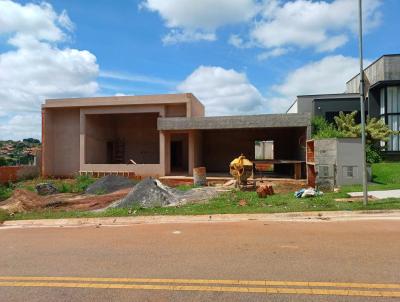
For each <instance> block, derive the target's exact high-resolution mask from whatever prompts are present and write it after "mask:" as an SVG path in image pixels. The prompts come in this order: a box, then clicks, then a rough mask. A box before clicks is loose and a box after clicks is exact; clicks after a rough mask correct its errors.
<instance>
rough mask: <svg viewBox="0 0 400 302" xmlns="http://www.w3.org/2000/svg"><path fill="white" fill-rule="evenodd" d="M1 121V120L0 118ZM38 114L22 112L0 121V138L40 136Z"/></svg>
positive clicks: (40, 122)
mask: <svg viewBox="0 0 400 302" xmlns="http://www.w3.org/2000/svg"><path fill="white" fill-rule="evenodd" d="M0 121H1V120H0ZM41 124H42V121H41V118H40V114H34V113H22V114H17V115H14V116H13V117H12V118H11V119H9V120H7V121H5V122H4V123H0V140H8V139H23V138H29V137H35V138H40V127H41Z"/></svg>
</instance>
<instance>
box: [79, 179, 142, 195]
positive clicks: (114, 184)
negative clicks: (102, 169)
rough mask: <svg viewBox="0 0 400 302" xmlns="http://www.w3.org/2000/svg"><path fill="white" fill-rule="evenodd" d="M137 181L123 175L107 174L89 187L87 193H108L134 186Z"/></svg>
mask: <svg viewBox="0 0 400 302" xmlns="http://www.w3.org/2000/svg"><path fill="white" fill-rule="evenodd" d="M136 183H137V182H135V181H133V180H131V179H129V178H126V177H122V176H117V175H107V176H104V177H102V178H100V179H99V180H97V181H95V182H94V183H93V184H91V185H90V186H88V187H87V189H86V191H85V193H86V194H106V193H112V192H115V191H118V190H121V189H126V188H132V187H133V186H134V185H135V184H136Z"/></svg>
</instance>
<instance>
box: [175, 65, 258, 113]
mask: <svg viewBox="0 0 400 302" xmlns="http://www.w3.org/2000/svg"><path fill="white" fill-rule="evenodd" d="M177 90H178V91H179V92H192V93H194V95H196V97H198V98H199V100H200V101H201V102H202V103H203V104H204V105H205V108H206V114H207V115H214V116H215V115H229V114H250V113H255V112H260V109H261V107H262V105H263V102H264V98H263V96H262V95H261V93H260V92H259V91H258V90H257V88H256V87H254V86H253V85H252V84H251V83H250V82H249V80H248V79H247V76H246V74H244V73H240V72H237V71H235V70H233V69H224V68H222V67H216V66H200V67H198V68H197V69H196V70H195V71H193V73H192V74H190V75H189V76H188V77H187V78H186V79H185V80H184V81H183V82H182V83H181V84H180V85H178V87H177Z"/></svg>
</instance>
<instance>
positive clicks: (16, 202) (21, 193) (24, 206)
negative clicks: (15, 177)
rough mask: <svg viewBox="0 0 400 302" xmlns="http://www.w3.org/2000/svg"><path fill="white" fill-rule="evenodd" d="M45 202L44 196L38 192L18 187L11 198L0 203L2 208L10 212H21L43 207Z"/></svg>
mask: <svg viewBox="0 0 400 302" xmlns="http://www.w3.org/2000/svg"><path fill="white" fill-rule="evenodd" d="M45 204H46V202H45V200H44V198H43V197H41V196H39V195H37V194H36V193H34V192H31V191H28V190H23V189H16V190H15V191H14V192H13V194H12V195H11V197H10V198H8V199H6V200H5V201H2V202H1V203H0V209H2V210H5V211H6V212H9V213H20V212H28V211H32V210H36V209H38V208H42V207H43V206H45Z"/></svg>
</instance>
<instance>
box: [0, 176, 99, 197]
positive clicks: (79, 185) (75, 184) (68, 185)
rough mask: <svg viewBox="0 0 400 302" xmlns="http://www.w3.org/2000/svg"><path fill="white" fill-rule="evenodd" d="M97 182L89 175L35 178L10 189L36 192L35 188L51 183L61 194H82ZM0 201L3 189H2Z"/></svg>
mask: <svg viewBox="0 0 400 302" xmlns="http://www.w3.org/2000/svg"><path fill="white" fill-rule="evenodd" d="M94 181H95V179H94V178H92V177H90V176H87V175H77V176H76V177H75V178H73V179H57V178H40V177H39V178H35V179H32V180H25V181H20V182H17V183H14V184H9V185H8V187H7V188H8V189H9V190H11V191H12V190H14V189H25V190H29V191H32V192H35V186H36V185H37V184H39V183H51V184H53V185H54V186H55V187H56V188H57V189H58V191H59V192H60V193H82V192H84V191H85V190H86V188H87V187H88V186H89V185H90V184H92V183H93V182H94ZM0 200H2V199H1V189H0Z"/></svg>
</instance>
